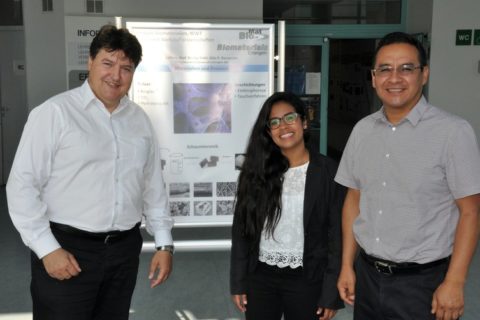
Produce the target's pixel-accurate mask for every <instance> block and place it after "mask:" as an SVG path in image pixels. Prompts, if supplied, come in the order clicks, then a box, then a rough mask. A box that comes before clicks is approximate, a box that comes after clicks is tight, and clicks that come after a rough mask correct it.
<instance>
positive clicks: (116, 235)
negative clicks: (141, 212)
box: [50, 221, 140, 244]
mask: <svg viewBox="0 0 480 320" xmlns="http://www.w3.org/2000/svg"><path fill="white" fill-rule="evenodd" d="M50 228H52V230H58V231H61V232H64V233H67V234H71V235H74V236H77V237H79V238H83V239H88V240H96V241H101V242H103V243H105V244H109V243H112V242H114V241H117V240H120V239H122V238H125V237H126V236H127V235H129V234H130V233H132V232H134V231H136V230H138V229H139V228H140V222H139V223H137V224H136V225H135V226H134V227H133V228H132V229H128V230H113V231H107V232H90V231H85V230H81V229H77V228H74V227H72V226H69V225H66V224H61V223H56V222H52V221H50Z"/></svg>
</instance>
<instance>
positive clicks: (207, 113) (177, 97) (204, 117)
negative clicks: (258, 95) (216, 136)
mask: <svg viewBox="0 0 480 320" xmlns="http://www.w3.org/2000/svg"><path fill="white" fill-rule="evenodd" d="M173 108H174V119H173V132H174V133H230V132H232V88H231V86H230V85H229V84H227V83H174V84H173Z"/></svg>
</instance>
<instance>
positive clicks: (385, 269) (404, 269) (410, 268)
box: [360, 249, 450, 274]
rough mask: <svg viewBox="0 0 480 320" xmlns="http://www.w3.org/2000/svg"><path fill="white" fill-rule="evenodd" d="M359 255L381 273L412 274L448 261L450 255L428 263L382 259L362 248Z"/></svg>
mask: <svg viewBox="0 0 480 320" xmlns="http://www.w3.org/2000/svg"><path fill="white" fill-rule="evenodd" d="M360 256H361V257H362V258H363V260H364V261H365V262H367V263H368V264H369V265H371V266H373V267H375V269H376V270H377V271H378V272H380V273H383V274H412V273H417V272H419V271H421V270H424V269H428V268H431V267H435V266H438V265H441V264H444V263H448V261H450V257H446V258H443V259H440V260H435V261H432V262H428V263H415V262H402V263H397V262H393V261H388V260H383V259H380V258H376V257H373V256H370V255H368V254H367V253H366V252H365V251H364V250H363V249H362V250H360Z"/></svg>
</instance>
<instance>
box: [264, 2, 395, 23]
mask: <svg viewBox="0 0 480 320" xmlns="http://www.w3.org/2000/svg"><path fill="white" fill-rule="evenodd" d="M401 16H402V0H264V2H263V19H264V22H266V23H275V22H276V21H277V20H285V21H287V23H290V24H399V23H401Z"/></svg>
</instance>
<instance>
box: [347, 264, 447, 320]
mask: <svg viewBox="0 0 480 320" xmlns="http://www.w3.org/2000/svg"><path fill="white" fill-rule="evenodd" d="M447 268H448V262H445V263H442V264H440V265H437V266H434V267H431V268H427V269H422V270H418V271H416V272H415V273H411V274H410V273H409V274H391V275H388V274H383V273H379V272H378V271H377V270H376V269H375V267H374V266H372V265H370V264H368V263H366V262H365V260H364V258H363V257H362V256H361V255H360V256H359V257H358V258H357V260H356V262H355V272H356V278H357V282H356V286H355V304H354V313H353V314H354V319H355V320H420V319H421V320H434V319H435V316H434V315H432V314H431V313H430V311H431V308H432V298H433V293H434V291H435V290H436V289H437V287H438V286H439V285H440V283H441V282H442V281H443V279H444V278H445V274H446V272H447Z"/></svg>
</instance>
